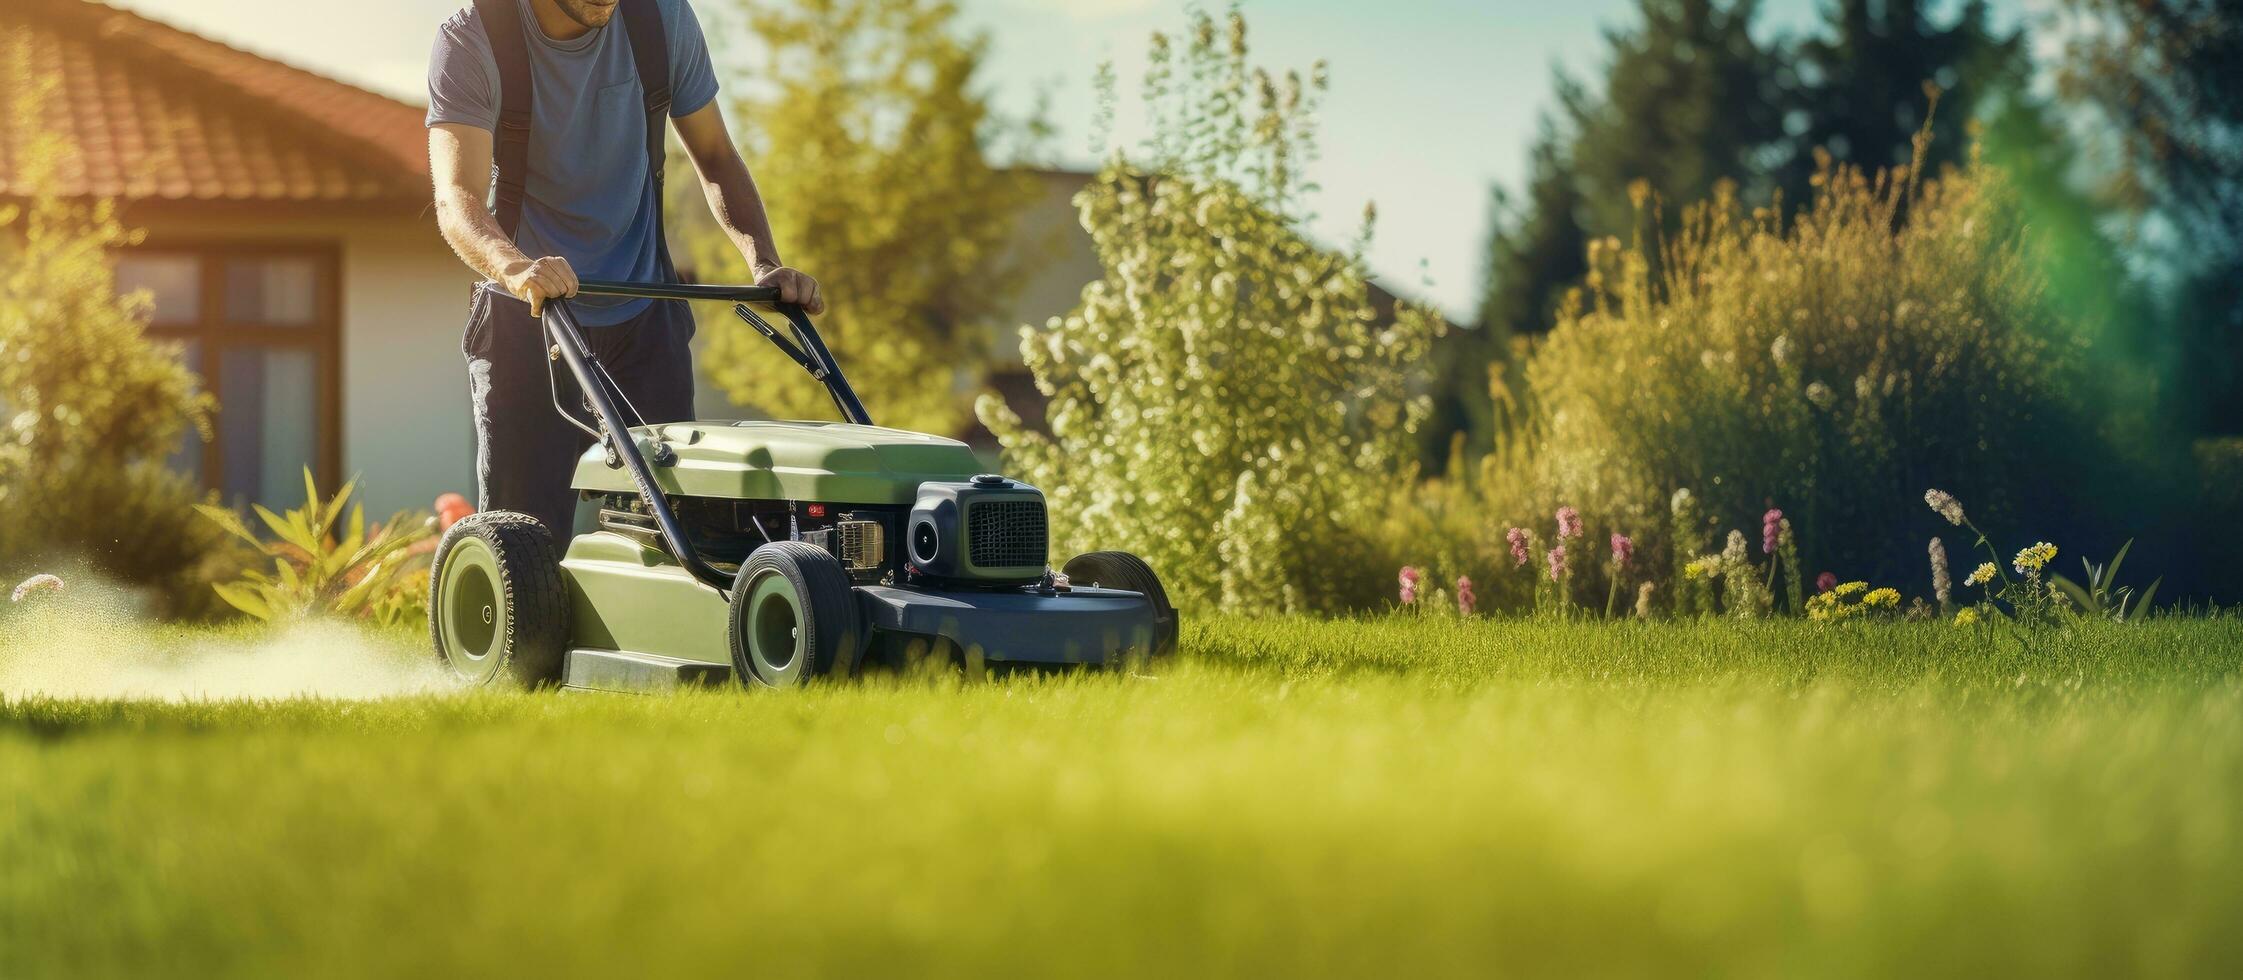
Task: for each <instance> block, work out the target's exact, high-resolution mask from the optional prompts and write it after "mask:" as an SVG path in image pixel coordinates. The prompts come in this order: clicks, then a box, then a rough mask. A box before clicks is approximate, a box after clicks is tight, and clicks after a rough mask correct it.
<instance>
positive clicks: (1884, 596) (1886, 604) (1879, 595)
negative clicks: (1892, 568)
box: [1861, 589, 1900, 609]
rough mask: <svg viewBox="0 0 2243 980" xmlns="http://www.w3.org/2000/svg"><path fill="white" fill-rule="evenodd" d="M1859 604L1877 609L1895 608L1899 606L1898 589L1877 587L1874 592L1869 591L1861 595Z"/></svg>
mask: <svg viewBox="0 0 2243 980" xmlns="http://www.w3.org/2000/svg"><path fill="white" fill-rule="evenodd" d="M1861 604H1862V605H1864V606H1871V607H1874V608H1877V609H1897V608H1899V607H1900V590H1899V589H1878V590H1876V591H1874V592H1871V593H1869V594H1868V595H1865V596H1862V597H1861Z"/></svg>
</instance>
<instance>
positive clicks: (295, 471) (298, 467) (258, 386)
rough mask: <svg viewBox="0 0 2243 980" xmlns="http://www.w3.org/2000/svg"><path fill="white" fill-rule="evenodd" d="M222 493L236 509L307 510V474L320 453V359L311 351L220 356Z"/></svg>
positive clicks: (260, 351)
mask: <svg viewBox="0 0 2243 980" xmlns="http://www.w3.org/2000/svg"><path fill="white" fill-rule="evenodd" d="M218 360H219V366H218V371H219V388H218V392H219V397H220V398H221V399H222V400H223V402H224V403H223V404H222V405H220V406H219V413H218V442H219V455H220V457H221V458H222V459H223V461H224V462H223V466H224V475H223V477H222V478H221V480H220V483H219V489H220V491H221V492H222V493H223V494H224V495H225V497H226V499H227V500H228V501H231V502H233V503H236V504H246V503H260V504H264V505H265V506H267V507H270V508H272V509H273V510H276V511H277V510H285V509H287V508H290V507H295V506H299V505H301V504H302V503H303V502H304V467H306V466H311V465H313V463H314V462H315V460H316V457H317V455H318V451H319V371H318V359H317V357H316V356H314V354H313V353H312V352H311V351H308V350H291V349H288V348H264V349H257V348H237V349H234V350H228V351H225V352H224V353H222V354H220V355H219V359H218Z"/></svg>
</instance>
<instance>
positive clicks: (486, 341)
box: [460, 287, 693, 545]
mask: <svg viewBox="0 0 2243 980" xmlns="http://www.w3.org/2000/svg"><path fill="white" fill-rule="evenodd" d="M584 329H585V333H586V337H585V338H584V339H585V342H586V343H587V344H588V345H590V346H591V348H592V356H593V357H595V358H596V359H598V361H599V362H600V363H601V364H602V365H605V366H606V367H607V370H608V373H609V374H611V375H614V376H615V381H616V383H617V384H618V385H620V386H621V387H622V389H623V397H624V398H625V399H626V400H628V401H629V402H630V404H631V405H633V406H636V407H637V409H638V412H639V414H640V415H641V416H643V417H644V419H645V420H646V421H647V422H648V423H662V422H683V421H686V420H689V419H691V418H692V417H693V350H692V342H693V314H692V312H691V311H690V310H688V309H687V307H686V304H684V303H681V302H676V301H656V302H654V303H651V304H649V305H648V306H647V308H646V310H645V311H644V312H641V313H640V314H639V315H638V316H635V317H632V318H631V319H629V320H625V321H624V322H622V323H618V324H616V325H614V326H609V327H586V328H584ZM460 347H461V349H462V350H463V351H464V352H465V353H466V354H467V387H468V393H469V395H470V396H471V397H472V398H473V399H474V402H475V481H476V491H477V500H476V507H477V508H478V509H480V510H511V511H518V512H520V513H524V514H528V515H530V516H532V517H535V518H537V519H538V520H540V521H542V522H544V523H545V526H546V528H547V529H548V530H551V531H552V532H553V538H554V541H555V542H556V543H558V544H564V545H565V544H566V543H567V542H568V539H569V536H570V535H571V534H572V533H574V531H575V528H576V491H574V490H571V489H569V479H570V476H571V475H572V474H573V473H575V471H576V461H577V457H579V456H581V455H583V454H584V451H585V450H586V449H589V448H591V446H592V441H593V440H592V437H591V436H589V435H586V434H584V432H583V431H582V430H580V429H578V428H577V427H575V426H573V425H570V424H569V423H568V421H567V420H566V419H563V418H562V417H561V415H560V413H559V412H558V411H556V410H555V408H554V402H555V401H556V393H557V394H558V399H557V400H558V401H559V402H560V407H561V408H562V409H565V410H566V411H568V413H569V414H570V415H572V416H574V417H575V418H576V419H578V420H579V421H582V422H584V423H585V424H586V425H593V423H592V421H591V413H589V412H587V411H585V409H584V395H583V393H582V392H581V391H579V390H578V389H577V385H576V379H575V378H574V377H572V376H571V375H570V374H569V372H568V368H567V366H566V365H563V364H561V363H559V362H557V361H553V360H549V359H548V358H547V356H546V350H547V344H546V342H545V331H544V329H543V327H541V326H540V325H539V323H538V321H537V320H535V319H533V318H532V317H531V316H530V307H529V304H527V303H524V302H522V301H521V300H518V299H515V298H513V297H511V296H506V295H504V294H500V293H497V292H495V291H493V290H490V289H486V288H482V287H477V288H476V290H475V296H474V299H473V301H472V302H471V303H470V304H469V306H468V315H467V336H466V337H465V339H463V340H462V341H461V344H460ZM548 379H550V380H548ZM624 411H625V412H626V413H628V412H629V411H630V409H629V408H625V409H624ZM593 428H595V429H596V428H598V426H596V425H593Z"/></svg>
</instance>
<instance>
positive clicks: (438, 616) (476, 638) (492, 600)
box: [428, 511, 569, 687]
mask: <svg viewBox="0 0 2243 980" xmlns="http://www.w3.org/2000/svg"><path fill="white" fill-rule="evenodd" d="M428 591H429V596H428V630H429V633H430V635H431V637H432V638H433V639H434V640H435V641H436V657H437V659H438V660H439V661H441V662H442V663H443V664H444V666H446V667H448V668H451V671H452V673H453V675H455V676H457V677H458V678H459V679H460V680H463V681H466V682H467V683H469V684H475V685H488V684H493V683H504V682H512V683H516V684H520V685H522V686H524V687H539V686H543V685H546V684H550V683H553V682H554V681H556V680H559V679H560V674H561V655H562V647H564V646H565V645H567V643H568V627H569V591H568V585H567V583H565V582H563V581H562V580H561V562H560V559H559V558H558V557H556V556H555V554H554V548H553V536H552V535H551V534H549V533H547V532H546V530H545V525H543V524H540V523H538V520H537V518H534V517H531V516H529V515H528V514H516V513H511V512H508V511H485V512H483V513H480V514H474V515H471V516H469V517H465V518H462V519H461V520H460V522H459V523H457V524H454V525H452V528H451V530H449V531H446V532H444V540H443V541H442V543H440V544H438V545H437V546H436V560H435V563H434V564H433V565H431V566H430V568H429V574H428Z"/></svg>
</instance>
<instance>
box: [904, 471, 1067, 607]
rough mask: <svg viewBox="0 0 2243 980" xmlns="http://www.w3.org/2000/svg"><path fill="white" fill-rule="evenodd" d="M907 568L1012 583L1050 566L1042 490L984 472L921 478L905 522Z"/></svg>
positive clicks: (973, 581)
mask: <svg viewBox="0 0 2243 980" xmlns="http://www.w3.org/2000/svg"><path fill="white" fill-rule="evenodd" d="M906 526H907V527H908V530H907V531H906V532H905V538H904V540H905V543H906V547H905V558H906V560H907V562H908V564H906V565H905V568H906V569H907V570H908V571H910V572H911V573H912V574H914V575H921V576H925V577H927V578H930V579H934V580H937V581H941V582H949V583H956V584H961V585H990V586H1014V585H1022V584H1025V583H1029V582H1034V581H1037V580H1039V579H1041V578H1043V576H1044V573H1045V572H1046V571H1048V570H1049V568H1050V565H1049V558H1050V556H1049V555H1048V554H1047V549H1048V547H1049V542H1050V531H1049V528H1048V526H1047V525H1046V523H1045V520H1044V494H1043V491H1041V490H1038V489H1036V488H1035V487H1032V486H1029V485H1027V484H1025V483H1021V482H1019V481H1017V480H1008V479H1005V478H1004V477H1001V476H995V475H992V474H986V473H985V474H982V475H980V476H977V477H974V478H973V479H972V480H968V481H966V482H962V483H949V482H942V481H933V480H930V481H928V482H926V483H922V484H920V485H919V499H918V500H917V501H916V502H915V503H913V504H912V507H911V518H910V521H909V522H908V524H907V525H906Z"/></svg>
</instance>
